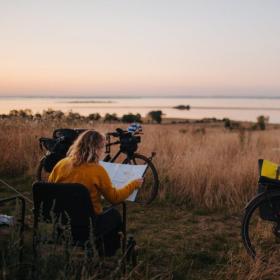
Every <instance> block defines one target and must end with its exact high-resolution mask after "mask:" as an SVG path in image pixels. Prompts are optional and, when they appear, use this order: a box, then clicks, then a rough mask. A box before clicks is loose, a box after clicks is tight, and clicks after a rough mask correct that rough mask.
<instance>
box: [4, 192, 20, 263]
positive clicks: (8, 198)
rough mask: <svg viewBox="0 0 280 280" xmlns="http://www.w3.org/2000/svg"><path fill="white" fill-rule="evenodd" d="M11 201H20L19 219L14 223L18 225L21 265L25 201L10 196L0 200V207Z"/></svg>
mask: <svg viewBox="0 0 280 280" xmlns="http://www.w3.org/2000/svg"><path fill="white" fill-rule="evenodd" d="M11 201H15V202H17V201H20V203H21V208H20V218H19V219H17V221H16V223H18V224H19V263H20V264H21V263H22V258H23V245H24V234H23V233H24V226H25V199H24V198H23V197H21V196H19V195H16V196H11V197H7V198H3V199H0V205H3V204H6V203H8V202H11Z"/></svg>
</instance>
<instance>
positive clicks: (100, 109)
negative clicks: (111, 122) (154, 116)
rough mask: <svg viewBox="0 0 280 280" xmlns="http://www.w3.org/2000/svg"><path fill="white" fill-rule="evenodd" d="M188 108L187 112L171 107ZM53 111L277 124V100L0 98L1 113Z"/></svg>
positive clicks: (279, 117) (279, 100)
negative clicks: (262, 118)
mask: <svg viewBox="0 0 280 280" xmlns="http://www.w3.org/2000/svg"><path fill="white" fill-rule="evenodd" d="M177 105H190V106H191V110H190V111H185V110H183V111H181V110H177V109H174V108H172V107H174V106H177ZM48 108H52V109H54V110H62V111H64V112H68V111H70V110H72V111H73V112H78V113H80V114H82V115H88V114H90V113H100V114H101V115H104V114H105V113H116V114H117V115H118V116H122V115H123V114H125V113H140V114H141V115H142V116H145V115H146V114H147V113H148V112H149V111H151V110H162V111H163V113H165V116H166V117H175V118H194V119H198V118H205V117H207V118H210V117H216V118H225V117H227V118H230V119H234V120H247V121H255V120H256V118H257V116H259V115H265V116H269V118H270V122H271V123H280V97H279V98H225V97H223V98H220V97H219V98H217V97H215V98H203V97H200V98H193V97H180V98H171V97H170V98H166V97H165V98H146V97H145V98H115V97H114V98H112V97H108V98H105V97H104V98H100V97H99V98H85V97H84V98H79V97H67V98H45V97H44V98H39V97H0V114H3V113H5V114H7V113H9V111H10V110H12V109H31V110H32V112H33V113H37V112H39V113H41V112H42V111H43V110H45V109H48Z"/></svg>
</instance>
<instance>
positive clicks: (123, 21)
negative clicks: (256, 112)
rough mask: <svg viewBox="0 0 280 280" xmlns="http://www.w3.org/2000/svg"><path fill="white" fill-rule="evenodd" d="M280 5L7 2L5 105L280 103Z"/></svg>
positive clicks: (224, 0) (2, 48)
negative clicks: (50, 100)
mask: <svg viewBox="0 0 280 280" xmlns="http://www.w3.org/2000/svg"><path fill="white" fill-rule="evenodd" d="M279 14H280V1H279V0H247V1H245V0H240V1H239V0H193V1H191V0H185V1H183V0H182V1H179V0H169V1H167V0H138V1H136V0H127V1H124V0H114V1H110V0H99V1H97V0H88V1H86V0H82V1H78V0H76V1H73V0H65V1H62V0H60V1H58V0H56V1H51V0H49V1H47V0H46V1H40V0H34V1H32V0H21V1H20V0H12V1H4V0H0V95H1V96H11V95H18V96H19V95H28V96H33V95H48V94H49V95H52V96H59V95H67V96H71V95H84V96H87V95H105V94H106V95H110V96H113V95H125V96H130V95H142V94H143V95H146V96H149V95H153V96H156V95H161V96H166V95H177V96H179V95H258V96H262V95H268V96H277V95H278V96H280V17H279Z"/></svg>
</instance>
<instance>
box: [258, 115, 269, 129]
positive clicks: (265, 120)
mask: <svg viewBox="0 0 280 280" xmlns="http://www.w3.org/2000/svg"><path fill="white" fill-rule="evenodd" d="M268 121H269V117H265V116H258V117H257V123H258V127H259V128H260V130H265V129H266V124H267V123H268Z"/></svg>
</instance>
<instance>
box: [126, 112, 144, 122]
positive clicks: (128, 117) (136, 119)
mask: <svg viewBox="0 0 280 280" xmlns="http://www.w3.org/2000/svg"><path fill="white" fill-rule="evenodd" d="M122 122H124V123H133V122H137V123H141V122H142V120H141V115H140V114H136V115H134V114H131V113H129V114H126V115H123V116H122Z"/></svg>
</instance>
